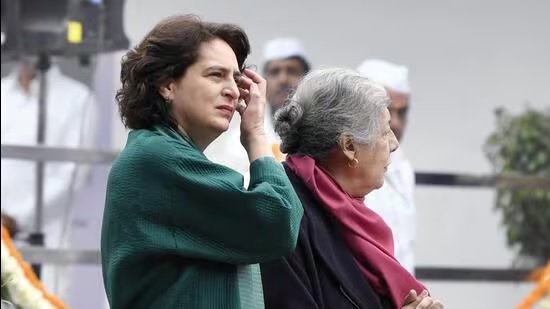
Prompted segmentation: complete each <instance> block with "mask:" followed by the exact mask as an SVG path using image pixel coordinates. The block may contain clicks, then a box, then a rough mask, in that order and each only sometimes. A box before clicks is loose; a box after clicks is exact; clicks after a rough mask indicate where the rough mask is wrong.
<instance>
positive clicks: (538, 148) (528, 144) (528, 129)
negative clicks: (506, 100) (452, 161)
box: [484, 109, 550, 264]
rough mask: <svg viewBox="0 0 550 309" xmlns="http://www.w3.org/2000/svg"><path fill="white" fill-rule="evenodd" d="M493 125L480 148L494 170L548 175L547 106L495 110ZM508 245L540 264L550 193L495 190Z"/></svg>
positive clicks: (549, 226) (548, 243)
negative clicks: (519, 110) (514, 112)
mask: <svg viewBox="0 0 550 309" xmlns="http://www.w3.org/2000/svg"><path fill="white" fill-rule="evenodd" d="M496 116H497V128H496V131H495V132H494V133H493V134H491V135H490V136H489V137H488V139H487V141H486V144H485V147H484V151H485V154H486V155H487V157H488V159H489V160H490V161H491V163H492V165H493V167H494V169H495V172H496V173H499V174H504V175H529V176H538V177H546V178H550V109H548V110H544V111H537V110H534V109H527V110H526V111H525V112H523V113H522V114H519V115H511V114H509V113H508V112H507V111H505V110H504V109H499V110H497V111H496ZM495 206H496V209H497V210H499V211H501V212H502V220H503V224H504V226H505V228H506V233H507V240H508V245H509V246H511V247H517V248H518V249H519V254H520V255H522V256H529V257H532V258H534V259H535V260H536V261H537V262H538V263H540V264H543V263H545V262H546V261H547V260H548V259H549V258H550V192H549V191H548V190H544V189H528V188H521V189H502V188H501V189H498V190H497V196H496V205H495Z"/></svg>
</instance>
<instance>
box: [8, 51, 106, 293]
mask: <svg viewBox="0 0 550 309" xmlns="http://www.w3.org/2000/svg"><path fill="white" fill-rule="evenodd" d="M45 74H46V76H47V79H46V81H47V82H46V86H45V87H46V91H45V93H46V100H45V101H46V126H45V127H46V128H45V131H46V132H45V133H46V135H45V145H46V146H53V147H67V148H80V147H82V148H87V147H91V146H92V145H93V144H94V140H95V129H96V127H95V124H96V123H95V121H96V119H95V118H96V117H95V116H96V102H95V98H94V95H93V93H92V92H91V91H90V89H89V88H88V87H87V86H85V85H84V84H82V83H80V82H78V81H76V80H74V79H72V78H70V77H68V76H66V75H64V74H63V73H62V72H61V70H60V68H59V67H58V66H57V65H56V64H53V65H52V66H51V67H50V68H49V69H48V70H47V72H46V73H45ZM39 87H40V85H39V78H38V72H37V70H36V67H35V64H34V59H31V58H29V59H25V60H23V61H21V62H20V63H19V64H18V65H17V66H16V67H15V69H14V71H13V72H12V73H11V74H10V75H8V76H6V77H5V78H2V91H1V97H2V102H1V107H2V110H1V117H2V122H1V125H2V133H1V134H2V144H3V145H4V144H8V145H25V146H34V145H37V130H38V112H39V109H38V108H39V91H40V89H39ZM87 171H88V167H78V166H77V165H76V164H75V163H71V162H46V163H45V169H44V182H43V194H44V195H43V220H42V222H43V230H42V233H43V234H44V242H45V246H46V247H48V248H64V247H66V245H67V244H68V240H69V234H70V231H69V229H70V222H71V221H70V218H71V210H72V208H73V206H74V205H73V198H74V196H75V194H76V191H77V190H78V189H79V188H81V187H82V184H83V183H84V180H85V178H86V175H87V174H88V173H87ZM35 186H36V163H35V162H32V161H25V160H17V159H4V158H2V223H7V227H8V228H9V229H10V233H12V235H15V234H17V233H18V232H20V233H21V234H24V235H28V233H31V232H34V231H35V226H34V218H35V214H36V209H35V199H36V198H35V197H36V196H35V194H36V189H35ZM42 270H43V271H42V276H41V278H42V281H43V282H44V284H45V285H46V288H47V289H48V291H50V292H51V293H54V294H56V295H57V296H59V297H60V298H62V299H63V298H65V297H66V295H64V293H66V290H67V288H68V280H67V278H68V273H67V272H66V268H65V267H64V266H55V267H54V266H49V265H46V267H42Z"/></svg>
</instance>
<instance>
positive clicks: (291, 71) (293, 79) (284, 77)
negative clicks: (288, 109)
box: [265, 58, 305, 109]
mask: <svg viewBox="0 0 550 309" xmlns="http://www.w3.org/2000/svg"><path fill="white" fill-rule="evenodd" d="M304 74H305V70H304V65H303V63H302V62H301V61H300V60H298V59H296V58H289V59H282V60H272V61H270V62H269V63H268V64H267V66H266V68H265V79H266V81H267V101H268V102H269V104H270V105H271V106H272V107H273V108H274V109H278V108H280V107H281V106H283V104H284V103H285V100H286V99H287V97H288V95H289V92H290V91H292V90H295V89H296V87H298V83H299V82H300V80H301V79H302V77H303V76H304Z"/></svg>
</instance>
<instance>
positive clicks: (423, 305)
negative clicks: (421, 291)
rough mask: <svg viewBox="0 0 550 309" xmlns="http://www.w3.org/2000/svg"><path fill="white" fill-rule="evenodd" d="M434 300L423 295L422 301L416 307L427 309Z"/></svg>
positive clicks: (417, 308)
mask: <svg viewBox="0 0 550 309" xmlns="http://www.w3.org/2000/svg"><path fill="white" fill-rule="evenodd" d="M433 302H434V300H433V298H431V297H425V298H424V299H422V301H421V302H420V303H419V304H418V306H416V309H428V308H432V307H431V305H432V304H433Z"/></svg>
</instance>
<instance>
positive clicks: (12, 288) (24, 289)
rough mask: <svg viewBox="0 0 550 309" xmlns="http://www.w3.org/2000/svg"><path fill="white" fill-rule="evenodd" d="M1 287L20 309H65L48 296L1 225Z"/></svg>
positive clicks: (52, 297)
mask: <svg viewBox="0 0 550 309" xmlns="http://www.w3.org/2000/svg"><path fill="white" fill-rule="evenodd" d="M1 254H2V287H3V288H6V289H7V290H8V292H9V295H10V297H11V300H12V301H13V302H14V303H16V304H17V305H18V306H19V307H20V308H23V309H28V308H54V309H67V308H68V307H67V306H66V305H65V304H63V302H61V301H60V300H59V299H57V298H56V297H54V296H53V295H51V294H49V293H48V292H47V291H46V290H45V289H44V286H43V285H42V283H41V282H40V281H39V280H38V278H37V277H36V275H35V274H34V272H33V271H32V269H31V267H30V266H29V264H28V263H27V262H25V260H23V257H22V256H21V253H19V251H18V250H17V249H16V248H15V246H14V245H13V242H12V240H11V238H10V236H9V234H8V231H7V230H6V228H4V226H3V225H2V251H1Z"/></svg>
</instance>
